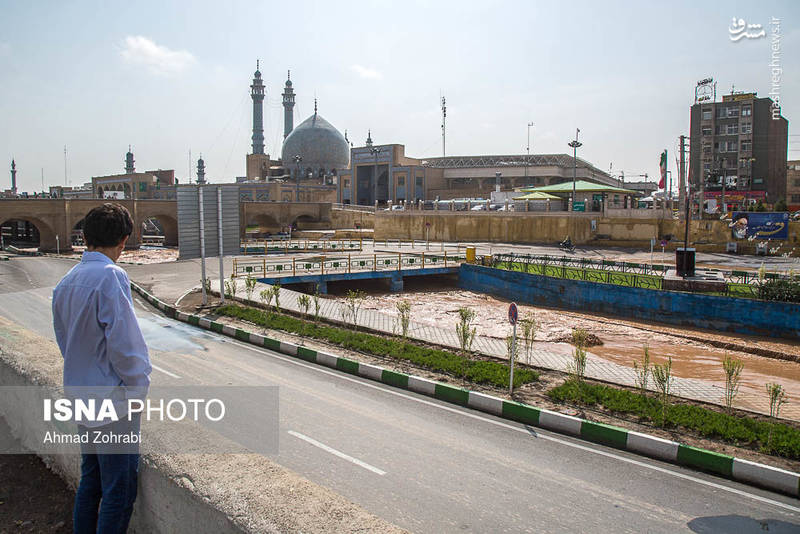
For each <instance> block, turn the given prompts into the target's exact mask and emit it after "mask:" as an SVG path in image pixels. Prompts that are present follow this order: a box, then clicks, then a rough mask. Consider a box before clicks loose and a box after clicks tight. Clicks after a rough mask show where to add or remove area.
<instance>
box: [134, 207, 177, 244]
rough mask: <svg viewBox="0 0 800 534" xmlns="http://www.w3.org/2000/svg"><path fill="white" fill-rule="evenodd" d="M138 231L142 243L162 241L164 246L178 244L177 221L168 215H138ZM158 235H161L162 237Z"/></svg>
mask: <svg viewBox="0 0 800 534" xmlns="http://www.w3.org/2000/svg"><path fill="white" fill-rule="evenodd" d="M138 231H139V232H140V233H139V236H140V241H141V243H142V244H157V243H163V245H164V246H165V247H177V246H178V221H176V220H175V219H174V218H173V217H171V216H169V215H164V214H156V215H146V216H143V217H140V219H139V226H138ZM158 237H163V239H159V238H158ZM151 242H152V243H151Z"/></svg>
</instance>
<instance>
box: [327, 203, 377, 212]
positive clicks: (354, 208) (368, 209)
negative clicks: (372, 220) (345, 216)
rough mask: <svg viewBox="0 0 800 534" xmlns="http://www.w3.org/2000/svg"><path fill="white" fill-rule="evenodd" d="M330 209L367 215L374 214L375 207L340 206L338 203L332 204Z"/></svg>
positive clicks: (358, 205)
mask: <svg viewBox="0 0 800 534" xmlns="http://www.w3.org/2000/svg"><path fill="white" fill-rule="evenodd" d="M331 208H332V209H335V210H345V211H364V212H367V213H375V206H362V205H360V204H340V203H338V202H332V203H331Z"/></svg>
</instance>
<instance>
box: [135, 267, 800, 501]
mask: <svg viewBox="0 0 800 534" xmlns="http://www.w3.org/2000/svg"><path fill="white" fill-rule="evenodd" d="M131 289H133V290H134V291H135V292H137V293H138V294H139V295H141V296H142V297H143V298H144V299H145V300H147V301H148V302H149V303H150V304H151V305H153V306H154V307H156V308H158V309H159V310H160V311H161V312H163V313H164V314H165V315H166V316H168V317H171V318H173V319H177V320H179V321H182V322H186V323H188V324H191V325H194V326H198V327H200V328H204V329H206V330H211V331H213V332H216V333H218V334H222V335H226V336H229V337H232V338H235V339H238V340H240V341H244V342H246V343H251V344H253V345H256V346H259V347H264V348H267V349H269V350H274V351H277V352H281V353H283V354H287V355H289V356H292V357H295V358H298V359H301V360H303V361H307V362H309V363H315V364H319V365H323V366H325V367H328V368H331V369H337V370H339V371H342V372H344V373H348V374H352V375H355V376H360V377H362V378H367V379H369V380H374V381H376V382H381V383H383V384H387V385H390V386H394V387H397V388H400V389H406V390H409V391H413V392H415V393H419V394H421V395H426V396H429V397H434V398H436V399H439V400H442V401H445V402H449V403H451V404H457V405H459V406H465V407H468V408H472V409H474V410H478V411H481V412H484V413H488V414H491V415H495V416H498V417H502V418H504V419H509V420H512V421H516V422H519V423H523V424H526V425H531V426H537V427H540V428H544V429H547V430H550V431H553V432H557V433H560V434H566V435H570V436H574V437H578V438H581V439H583V440H585V441H589V442H592V443H598V444H600V445H605V446H609V447H613V448H616V449H620V450H625V451H628V452H632V453H635V454H639V455H642V456H647V457H650V458H655V459H657V460H662V461H666V462H670V463H673V464H676V465H682V466H685V467H690V468H693V469H697V470H700V471H705V472H708V473H712V474H715V475H719V476H722V477H725V478H728V479H731V480H736V481H738V482H742V483H745V484H749V485H753V486H759V487H762V488H766V489H770V490H773V491H777V492H780V493H784V494H787V495H791V496H793V497H798V496H800V474H799V473H794V472H791V471H787V470H784V469H780V468H777V467H770V466H768V465H764V464H758V463H755V462H750V461H748V460H741V459H739V458H734V457H733V456H729V455H727V454H721V453H717V452H713V451H709V450H706V449H701V448H698V447H691V446H689V445H683V444H681V443H677V442H674V441H669V440H666V439H663V438H659V437H656V436H650V435H648V434H642V433H640V432H634V431H631V430H626V429H624V428H619V427H615V426H612V425H606V424H603V423H597V422H593V421H587V420H585V419H580V418H578V417H573V416H570V415H566V414H562V413H558V412H552V411H550V410H545V409H542V408H536V407H534V406H530V405H528V404H524V403H520V402H516V401H510V400H506V399H501V398H499V397H493V396H491V395H486V394H484V393H479V392H476V391H470V390H467V389H463V388H459V387H455V386H452V385H449V384H443V383H441V382H435V381H432V380H428V379H425V378H420V377H416V376H413V375H407V374H405V373H400V372H397V371H391V370H389V369H383V368H381V367H378V366H374V365H369V364H365V363H361V362H357V361H355V360H350V359H348V358H342V357H340V356H336V355H335V354H329V353H327V352H323V351H317V350H313V349H309V348H307V347H303V346H299V345H295V344H293V343H287V342H285V341H279V340H276V339H271V338H268V337H266V336H263V335H261V334H255V333H253V332H248V331H246V330H242V329H239V328H234V327H232V326H230V325H224V324H222V323H218V322H215V321H211V320H209V319H206V318H204V317H200V316H197V315H193V314H187V313H184V312H179V311H178V310H177V308H175V307H174V306H170V305H169V304H167V303H165V302H163V301H161V300H159V299H158V298H156V297H155V296H153V295H151V294H150V293H148V292H147V291H145V290H144V289H143V288H142V287H140V286H139V285H137V284H135V283H134V282H131Z"/></svg>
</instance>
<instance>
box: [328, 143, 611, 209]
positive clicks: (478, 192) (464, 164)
mask: <svg viewBox="0 0 800 534" xmlns="http://www.w3.org/2000/svg"><path fill="white" fill-rule="evenodd" d="M367 141H368V142H367V144H366V145H365V146H363V147H355V148H352V149H351V151H350V154H351V155H350V168H349V169H343V170H341V171H340V173H339V201H340V202H342V203H345V204H362V205H373V204H374V203H375V202H376V201H377V202H378V204H379V205H384V204H385V203H388V202H389V201H392V202H402V201H407V202H408V201H416V200H435V199H437V198H438V199H440V200H448V199H454V198H489V195H490V193H491V192H492V191H513V190H515V189H519V188H522V187H539V186H546V185H553V184H559V183H563V182H571V181H572V179H573V174H575V175H576V176H577V179H578V180H585V181H588V182H592V183H597V184H604V185H617V183H618V182H617V180H616V179H615V178H613V177H611V176H610V175H609V174H608V173H607V172H605V171H602V170H600V169H598V168H597V167H595V166H594V165H592V164H590V163H588V162H587V161H585V160H582V159H580V158H578V159H577V160H575V159H573V157H572V156H571V155H568V154H531V155H499V156H493V155H484V156H447V157H436V158H424V159H421V158H412V157H408V156H406V155H405V147H404V146H403V145H400V144H389V145H375V146H373V145H372V142H371V139H368V140H367ZM576 164H577V167H576Z"/></svg>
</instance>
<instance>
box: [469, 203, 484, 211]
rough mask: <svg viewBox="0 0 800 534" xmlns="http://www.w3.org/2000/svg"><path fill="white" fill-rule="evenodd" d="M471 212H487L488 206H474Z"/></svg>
mask: <svg viewBox="0 0 800 534" xmlns="http://www.w3.org/2000/svg"><path fill="white" fill-rule="evenodd" d="M470 211H486V204H478V205H477V206H472V209H471V210H470Z"/></svg>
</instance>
